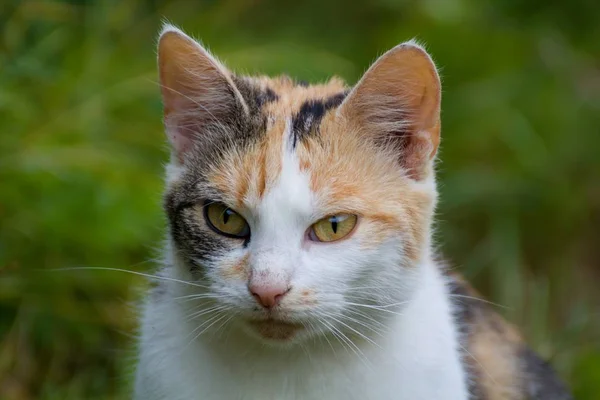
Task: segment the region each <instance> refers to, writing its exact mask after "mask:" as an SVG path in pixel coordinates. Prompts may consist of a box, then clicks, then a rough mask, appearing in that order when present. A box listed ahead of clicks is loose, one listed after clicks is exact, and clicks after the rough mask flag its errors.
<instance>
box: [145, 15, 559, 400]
mask: <svg viewBox="0 0 600 400" xmlns="http://www.w3.org/2000/svg"><path fill="white" fill-rule="evenodd" d="M159 69H160V72H161V85H162V88H163V89H162V90H163V101H164V103H165V126H166V131H167V136H168V137H169V140H170V142H171V144H172V148H173V153H172V159H171V162H170V164H169V165H168V166H167V173H166V191H165V197H164V209H165V212H166V214H167V219H168V224H169V231H168V235H167V240H166V245H165V261H164V266H163V267H162V269H161V272H160V275H161V276H162V277H164V279H163V280H160V281H159V283H158V284H157V285H156V287H155V288H154V289H153V290H152V291H151V294H150V295H149V296H148V298H147V301H146V303H145V306H144V311H143V318H142V327H141V338H140V356H139V364H138V368H137V375H136V383H135V395H134V397H135V399H137V400H142V399H143V400H158V399H181V400H187V399H208V400H210V399H249V400H263V399H264V400H268V399H281V400H292V399H307V400H308V399H373V400H380V399H381V400H386V399H399V400H419V399H422V400H425V399H427V400H431V399H450V400H466V399H474V400H520V399H536V400H537V399H540V400H541V399H544V400H563V399H564V400H568V399H570V398H571V397H570V395H569V394H568V392H567V390H566V389H565V387H564V386H563V385H562V384H561V383H560V381H559V380H558V379H557V377H556V376H555V374H554V373H553V371H552V370H551V368H550V367H549V365H548V364H546V363H545V362H543V361H542V360H540V359H539V358H538V356H537V355H535V354H534V353H533V352H532V351H531V350H529V349H528V347H527V346H526V344H524V342H523V341H522V339H521V338H520V336H519V334H518V332H517V331H516V330H515V329H514V328H513V327H512V326H510V325H509V324H508V323H507V322H505V321H504V320H503V319H502V318H501V317H500V316H499V315H497V314H496V313H495V312H494V311H493V310H491V309H490V308H489V307H488V306H487V304H486V303H485V302H483V301H480V300H478V297H479V296H478V294H477V293H476V292H474V290H473V289H471V288H470V287H469V285H468V284H467V283H466V282H464V281H463V280H462V278H461V277H460V276H458V275H455V274H452V273H449V272H448V270H447V268H445V267H444V266H443V264H442V263H440V262H438V261H436V257H435V255H434V254H433V252H432V250H431V249H432V243H431V236H432V227H431V225H432V218H433V213H434V209H435V203H436V200H437V191H436V186H435V174H434V168H433V163H434V156H435V152H436V150H437V146H438V143H439V132H440V123H439V104H440V93H441V91H440V87H439V78H438V76H437V72H436V70H435V67H434V66H433V62H432V61H431V59H430V58H429V56H428V55H427V53H426V52H425V51H424V50H423V48H422V47H420V46H419V45H417V44H415V43H413V42H409V43H406V44H403V45H400V46H398V47H396V48H394V49H392V50H391V51H390V52H388V53H386V54H385V55H384V56H382V57H381V58H380V59H379V60H378V61H377V62H376V63H375V64H374V65H373V66H372V67H371V68H370V69H369V71H367V72H366V73H365V75H364V76H363V78H362V79H361V80H360V81H359V83H358V84H357V85H356V86H354V87H353V88H350V87H348V86H346V84H345V83H344V82H342V81H341V80H340V79H337V78H334V79H331V80H330V81H329V82H326V83H323V84H318V85H308V84H307V83H305V82H297V81H295V80H293V79H291V78H289V77H286V76H281V77H277V78H268V77H245V76H237V75H235V74H233V73H231V72H230V71H229V70H227V69H226V68H225V67H224V66H223V65H222V64H221V63H220V62H219V61H218V60H216V59H215V58H214V57H213V56H212V55H210V54H209V53H208V52H207V51H206V50H205V49H204V48H202V47H201V46H200V45H199V44H198V43H197V42H195V41H193V40H192V39H190V38H189V37H188V36H186V35H185V34H184V33H183V32H181V31H180V30H178V29H177V28H174V27H172V26H167V27H165V29H164V30H163V32H162V34H161V37H160V40H159ZM213 202H219V203H223V204H225V205H227V206H228V207H230V208H232V209H233V210H235V211H236V212H238V213H239V214H240V215H241V216H242V217H244V218H245V219H246V220H247V222H248V224H249V226H250V227H251V232H252V233H251V236H249V237H248V238H245V239H244V240H237V239H231V238H227V237H224V236H222V235H219V234H218V233H215V232H214V231H213V230H211V229H210V228H209V227H208V226H207V223H206V221H205V219H204V215H203V207H206V205H207V204H210V203H213ZM340 212H345V213H352V214H356V215H358V216H359V222H358V224H357V226H356V228H355V230H354V232H353V234H352V235H349V236H348V238H345V239H343V240H340V241H339V242H335V243H311V242H310V241H309V240H307V238H306V235H305V233H306V229H307V228H309V227H310V225H311V224H312V223H314V222H315V221H316V220H319V219H320V218H323V217H326V216H329V215H333V214H336V213H340ZM249 282H259V283H260V284H263V285H275V284H279V283H282V282H283V283H285V284H286V285H288V286H289V288H290V289H289V293H288V292H286V294H285V297H283V299H282V300H281V302H280V303H279V305H278V306H277V307H274V308H273V309H266V310H265V309H263V308H261V307H260V306H258V305H257V303H256V301H255V299H254V298H253V296H252V295H251V293H249V291H248V285H249ZM272 320H276V321H280V322H278V323H275V324H273V323H271V322H270V321H272ZM298 326H301V328H298Z"/></svg>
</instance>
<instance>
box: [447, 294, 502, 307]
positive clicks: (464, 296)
mask: <svg viewBox="0 0 600 400" xmlns="http://www.w3.org/2000/svg"><path fill="white" fill-rule="evenodd" d="M449 297H458V298H463V299H470V300H478V301H481V302H482V303H486V304H491V305H493V306H496V307H500V308H505V309H507V310H510V307H507V306H503V305H502V304H498V303H494V302H493V301H489V300H485V299H480V298H479V297H473V296H466V295H463V294H451V295H450V296H449Z"/></svg>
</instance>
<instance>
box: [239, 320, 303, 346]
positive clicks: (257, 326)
mask: <svg viewBox="0 0 600 400" xmlns="http://www.w3.org/2000/svg"><path fill="white" fill-rule="evenodd" d="M249 323H250V326H251V327H252V328H253V329H254V330H255V331H256V332H257V333H258V334H259V335H260V336H261V337H263V338H265V339H270V340H277V341H286V340H290V339H292V338H293V337H294V335H296V333H297V332H298V331H300V330H302V329H304V325H302V324H298V323H292V322H286V321H282V320H278V319H274V318H269V319H264V320H251V321H249Z"/></svg>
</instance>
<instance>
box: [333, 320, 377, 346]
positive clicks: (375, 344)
mask: <svg viewBox="0 0 600 400" xmlns="http://www.w3.org/2000/svg"><path fill="white" fill-rule="evenodd" d="M329 318H331V319H333V320H334V321H336V322H337V323H339V324H342V325H344V326H345V327H346V328H348V329H350V330H351V331H352V332H354V333H356V334H357V335H358V336H360V337H362V338H363V339H365V340H366V341H368V342H369V343H371V344H373V345H374V346H377V347H379V348H380V349H381V346H380V345H379V344H378V343H376V342H375V341H374V340H372V339H371V338H369V337H368V336H367V335H365V334H363V333H362V332H360V331H358V330H356V329H354V328H353V327H351V326H350V325H348V324H346V323H345V322H343V321H340V320H339V319H337V318H336V317H334V316H333V315H329Z"/></svg>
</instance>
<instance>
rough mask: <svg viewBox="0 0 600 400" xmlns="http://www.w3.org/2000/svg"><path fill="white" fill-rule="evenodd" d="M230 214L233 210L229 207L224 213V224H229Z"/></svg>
mask: <svg viewBox="0 0 600 400" xmlns="http://www.w3.org/2000/svg"><path fill="white" fill-rule="evenodd" d="M230 215H231V210H229V209H227V210H225V212H224V213H223V224H227V221H229V216H230Z"/></svg>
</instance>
